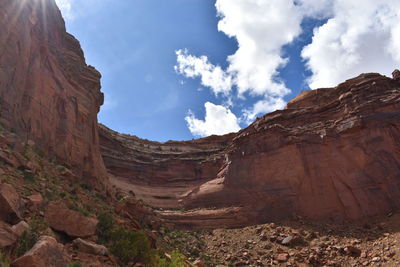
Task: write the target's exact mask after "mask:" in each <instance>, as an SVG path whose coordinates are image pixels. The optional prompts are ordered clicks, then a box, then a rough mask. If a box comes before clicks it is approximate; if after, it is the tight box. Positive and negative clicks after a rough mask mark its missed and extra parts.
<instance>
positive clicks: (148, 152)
mask: <svg viewBox="0 0 400 267" xmlns="http://www.w3.org/2000/svg"><path fill="white" fill-rule="evenodd" d="M396 73H397V72H394V78H393V79H391V78H388V77H385V76H381V75H379V74H375V73H370V74H362V75H360V76H359V77H356V78H354V79H350V80H348V81H346V82H344V83H342V84H340V85H338V86H337V87H335V88H325V89H318V90H314V91H305V92H303V93H302V94H300V95H299V96H298V97H296V98H295V99H293V100H292V101H290V102H289V103H288V105H287V108H286V109H285V110H281V111H275V112H272V113H270V114H267V115H265V116H263V117H262V118H259V119H257V120H256V121H255V122H254V123H253V124H251V125H250V126H249V127H248V128H246V129H244V130H242V131H240V132H238V133H237V134H234V135H228V136H220V137H210V138H205V139H200V140H194V141H189V142H174V143H173V144H171V143H168V142H167V143H154V142H149V141H145V140H140V139H139V138H137V137H131V136H127V135H120V134H117V133H115V132H113V131H110V130H109V129H107V128H105V127H103V126H100V136H101V139H100V140H101V147H102V154H103V158H104V161H105V164H106V167H107V168H108V170H109V172H110V173H111V174H112V175H113V181H114V183H115V184H116V185H117V186H119V187H120V188H121V190H126V191H128V190H131V191H132V192H133V194H135V195H136V197H137V198H140V199H142V200H143V201H144V202H145V203H147V204H148V205H150V206H153V207H155V208H162V209H161V210H156V213H157V214H158V215H159V216H160V217H161V218H162V220H163V223H164V224H171V225H174V226H181V227H189V228H190V227H192V228H214V227H221V226H235V227H236V226H243V225H249V224H255V223H263V222H268V221H275V220H282V219H287V218H292V217H295V216H303V217H308V218H311V219H324V220H326V219H328V220H333V221H341V220H345V219H351V220H358V219H362V218H367V217H372V216H376V215H380V214H386V213H389V212H391V211H393V210H398V209H399V208H400V202H399V199H400V198H399V197H400V178H399V175H398V174H399V171H400V152H399V151H400V142H399V140H400V136H399V135H400V104H399V103H400V83H399V80H398V77H397V76H396ZM157 200H159V201H157Z"/></svg>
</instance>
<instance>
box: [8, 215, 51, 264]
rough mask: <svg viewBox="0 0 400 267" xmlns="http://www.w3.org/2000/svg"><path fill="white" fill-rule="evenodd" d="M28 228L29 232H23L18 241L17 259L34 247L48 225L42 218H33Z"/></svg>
mask: <svg viewBox="0 0 400 267" xmlns="http://www.w3.org/2000/svg"><path fill="white" fill-rule="evenodd" d="M29 227H30V230H29V231H26V232H24V233H23V234H22V236H21V237H20V239H19V242H18V247H17V252H16V253H17V257H21V256H22V255H24V254H25V252H27V251H28V250H30V249H31V248H32V247H33V246H34V245H35V243H36V242H37V241H38V239H39V237H40V236H41V235H42V234H44V233H45V232H46V230H47V228H48V225H47V224H46V222H45V221H44V220H43V219H42V218H34V219H32V220H31V221H30V222H29Z"/></svg>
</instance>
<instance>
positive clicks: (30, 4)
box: [0, 0, 106, 187]
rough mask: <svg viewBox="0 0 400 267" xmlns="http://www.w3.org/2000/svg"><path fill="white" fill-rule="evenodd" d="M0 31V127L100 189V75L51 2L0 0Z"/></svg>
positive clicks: (104, 173)
mask: <svg viewBox="0 0 400 267" xmlns="http://www.w3.org/2000/svg"><path fill="white" fill-rule="evenodd" d="M0 28H1V32H0V99H1V102H0V114H1V122H2V125H3V126H4V127H7V128H8V129H11V130H12V131H14V132H15V133H17V134H18V135H20V136H21V137H23V138H25V140H27V141H28V140H33V141H34V142H35V143H36V145H37V146H38V147H39V148H40V149H41V150H43V152H45V153H46V154H47V155H49V156H51V157H57V158H58V160H59V161H60V162H61V163H64V164H67V165H70V166H71V167H73V169H74V170H75V172H76V173H77V174H78V175H79V176H80V177H85V178H88V179H89V178H96V179H91V180H90V181H91V182H92V183H94V184H96V185H97V186H99V187H101V184H102V183H103V181H104V180H105V177H106V172H105V168H104V165H103V162H102V159H101V156H100V152H99V145H98V144H99V143H98V133H97V113H98V111H99V108H100V106H101V105H102V103H103V94H102V93H101V92H100V77H101V75H100V73H99V72H98V71H96V69H94V68H93V67H91V66H88V65H87V64H86V63H85V58H84V55H83V52H82V49H81V47H80V45H79V42H78V41H77V40H76V39H75V38H74V37H73V36H72V35H70V34H68V33H67V32H66V29H65V25H64V20H63V19H62V16H61V13H60V11H59V9H58V7H57V6H56V4H55V1H54V0H41V1H15V0H0Z"/></svg>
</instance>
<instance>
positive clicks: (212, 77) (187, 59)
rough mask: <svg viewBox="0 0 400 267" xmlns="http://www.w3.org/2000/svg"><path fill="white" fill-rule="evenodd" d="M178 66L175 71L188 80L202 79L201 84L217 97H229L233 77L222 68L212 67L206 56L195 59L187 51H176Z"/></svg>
mask: <svg viewBox="0 0 400 267" xmlns="http://www.w3.org/2000/svg"><path fill="white" fill-rule="evenodd" d="M176 56H177V62H178V65H177V66H175V71H176V72H177V73H179V74H183V75H184V76H186V77H188V78H197V77H200V78H201V84H202V85H204V86H207V87H210V88H211V89H212V91H213V92H214V94H215V95H218V94H224V95H228V94H229V93H230V91H231V87H232V77H231V76H229V75H228V74H227V73H225V72H224V71H223V70H222V69H221V67H219V66H214V65H212V64H211V63H210V62H209V61H208V58H207V57H206V56H202V57H195V56H192V55H189V54H188V51H187V50H178V51H176Z"/></svg>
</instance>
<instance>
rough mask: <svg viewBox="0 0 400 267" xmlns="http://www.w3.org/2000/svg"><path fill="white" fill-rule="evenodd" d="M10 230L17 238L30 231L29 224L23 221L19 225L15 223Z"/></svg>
mask: <svg viewBox="0 0 400 267" xmlns="http://www.w3.org/2000/svg"><path fill="white" fill-rule="evenodd" d="M11 229H12V230H13V232H14V233H15V234H16V235H17V236H19V237H20V236H21V235H22V234H23V233H25V232H28V231H29V230H30V227H29V224H28V223H27V222H25V221H20V222H19V223H17V224H16V225H13V226H12V227H11Z"/></svg>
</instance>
